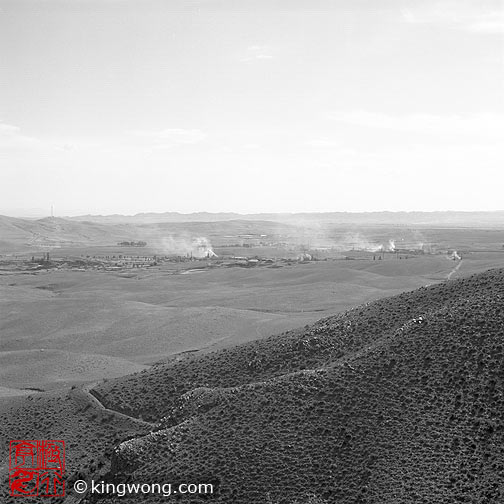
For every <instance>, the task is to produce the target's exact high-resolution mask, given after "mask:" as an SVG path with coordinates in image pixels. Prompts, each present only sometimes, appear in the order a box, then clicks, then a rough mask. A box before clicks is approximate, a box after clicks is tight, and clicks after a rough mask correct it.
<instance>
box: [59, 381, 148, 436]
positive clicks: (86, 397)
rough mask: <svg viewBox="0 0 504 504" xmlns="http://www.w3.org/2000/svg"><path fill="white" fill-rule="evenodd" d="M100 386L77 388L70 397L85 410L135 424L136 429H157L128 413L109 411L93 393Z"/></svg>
mask: <svg viewBox="0 0 504 504" xmlns="http://www.w3.org/2000/svg"><path fill="white" fill-rule="evenodd" d="M96 385H98V382H92V383H87V384H86V385H83V386H81V387H80V388H79V387H77V388H75V389H72V390H70V393H69V395H70V397H71V398H72V399H73V400H74V401H75V402H76V403H77V404H78V405H79V406H82V409H83V410H87V409H90V408H91V409H93V410H95V411H98V412H101V413H102V414H103V413H106V414H108V415H111V416H113V417H114V418H115V419H116V420H118V421H119V422H121V423H124V422H128V423H133V424H134V425H135V426H136V427H143V428H148V429H153V428H155V427H157V424H155V423H152V422H147V421H145V420H141V419H140V418H136V417H133V416H130V415H127V414H126V413H120V412H119V411H116V410H112V409H109V408H107V407H105V405H104V404H103V403H102V402H101V401H100V399H99V398H98V396H97V395H96V393H93V392H92V389H93V388H94V387H96Z"/></svg>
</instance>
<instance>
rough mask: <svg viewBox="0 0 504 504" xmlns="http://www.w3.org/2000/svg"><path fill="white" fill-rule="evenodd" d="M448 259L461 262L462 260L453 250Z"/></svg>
mask: <svg viewBox="0 0 504 504" xmlns="http://www.w3.org/2000/svg"><path fill="white" fill-rule="evenodd" d="M448 258H449V259H451V260H452V261H461V260H462V257H460V255H459V253H458V252H457V251H456V250H454V251H453V252H452V253H451V254H450V255H449V256H448Z"/></svg>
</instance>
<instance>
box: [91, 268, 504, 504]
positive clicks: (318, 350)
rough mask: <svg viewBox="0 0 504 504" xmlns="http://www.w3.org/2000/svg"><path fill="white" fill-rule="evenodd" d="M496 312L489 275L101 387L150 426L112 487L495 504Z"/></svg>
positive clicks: (501, 279) (295, 498)
mask: <svg viewBox="0 0 504 504" xmlns="http://www.w3.org/2000/svg"><path fill="white" fill-rule="evenodd" d="M503 300H504V271H503V270H490V271H488V272H486V273H484V274H479V275H475V276H472V277H470V278H466V279H461V280H456V281H451V282H446V283H443V284H439V285H435V286H431V287H427V288H422V289H419V290H416V291H413V292H410V293H405V294H401V295H399V296H395V297H392V298H388V299H383V300H379V301H376V302H373V303H370V304H368V305H364V306H361V307H358V308H356V309H353V310H350V311H348V312H346V313H344V314H342V315H338V316H335V317H330V318H327V319H323V320H321V321H319V322H318V323H317V324H315V325H313V326H310V327H306V328H304V329H302V330H298V331H291V332H288V333H285V334H282V335H279V336H274V337H270V338H268V339H265V340H261V341H257V342H254V343H248V344H245V345H241V346H238V347H234V348H232V349H229V350H222V351H219V352H216V353H213V354H208V355H203V356H199V357H192V358H185V359H183V360H181V361H178V362H171V363H166V364H159V365H157V366H155V367H154V368H153V369H151V370H149V371H144V372H141V373H138V374H135V375H131V376H129V377H126V378H118V379H114V380H110V381H108V382H106V383H102V384H101V385H100V386H99V387H97V389H96V394H97V396H98V397H99V398H101V400H102V401H103V402H104V403H105V404H106V405H107V406H108V407H110V408H113V409H118V410H122V411H124V412H129V413H130V414H133V415H136V416H138V417H143V418H144V419H149V420H155V421H157V422H158V427H157V428H156V429H155V432H151V433H150V434H147V435H146V436H140V437H138V438H136V439H134V440H130V441H128V442H127V443H123V444H120V445H119V446H118V447H117V448H116V449H115V451H114V454H113V457H112V470H111V472H110V473H109V475H108V478H110V479H111V480H112V481H115V482H120V481H141V482H158V481H169V482H173V483H175V482H196V483H197V482H207V481H210V482H213V483H214V484H215V487H216V494H215V495H214V496H213V497H212V499H211V500H212V502H223V503H224V502H229V503H231V502H233V503H234V502H236V503H279V504H280V503H285V504H287V503H296V502H297V503H300V504H301V503H308V502H317V503H324V502H327V503H333V502H335V503H345V504H346V503H357V502H358V503H376V504H378V503H406V502H408V503H410V502H418V503H433V504H434V503H436V504H437V503H441V502H442V503H451V502H453V503H455V502H474V503H498V502H502V499H503V498H504V488H503V485H502V481H503V476H504V421H503V419H502V412H503V411H504V395H503V392H504V389H503V378H504V312H503V310H504V304H503ZM171 498H172V499H173V500H178V499H179V498H181V499H182V500H184V501H187V502H202V501H203V500H204V498H203V496H201V497H200V498H199V499H198V498H196V497H195V496H192V497H190V498H188V497H186V498H185V499H184V498H183V497H182V496H172V497H171ZM136 499H138V497H135V496H130V497H123V498H121V502H136ZM163 499H166V498H164V497H154V496H153V497H150V499H149V500H150V501H153V502H154V501H156V500H159V502H162V501H163ZM191 499H192V500H191ZM206 499H208V496H206ZM112 500H113V499H112ZM94 501H95V502H102V501H101V500H100V499H98V498H95V500H94ZM103 502H110V499H109V500H106V501H105V500H103Z"/></svg>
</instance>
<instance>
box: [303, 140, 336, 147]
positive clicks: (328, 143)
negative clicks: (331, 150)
mask: <svg viewBox="0 0 504 504" xmlns="http://www.w3.org/2000/svg"><path fill="white" fill-rule="evenodd" d="M306 145H308V146H310V147H315V148H326V147H341V142H337V141H335V140H331V139H330V138H327V137H320V138H312V139H311V140H308V141H307V142H306Z"/></svg>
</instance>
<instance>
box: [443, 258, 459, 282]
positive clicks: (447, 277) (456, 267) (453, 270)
mask: <svg viewBox="0 0 504 504" xmlns="http://www.w3.org/2000/svg"><path fill="white" fill-rule="evenodd" d="M462 262H463V259H460V261H459V262H458V264H457V266H455V268H453V269H452V270H451V271H450V273H448V275H447V276H446V280H450V279H451V277H452V275H453V274H454V273H456V272H457V271H458V269H459V268H460V266H462Z"/></svg>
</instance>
